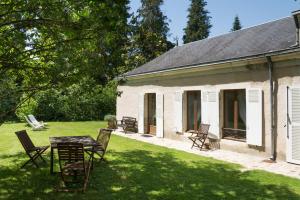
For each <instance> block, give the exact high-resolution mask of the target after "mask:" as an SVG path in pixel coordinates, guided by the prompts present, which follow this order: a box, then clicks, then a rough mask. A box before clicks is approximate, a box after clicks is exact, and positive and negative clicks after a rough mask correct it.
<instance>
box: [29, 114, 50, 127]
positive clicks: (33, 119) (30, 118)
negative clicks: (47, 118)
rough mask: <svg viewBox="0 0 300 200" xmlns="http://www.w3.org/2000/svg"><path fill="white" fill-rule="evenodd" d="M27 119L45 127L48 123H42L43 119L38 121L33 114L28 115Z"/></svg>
mask: <svg viewBox="0 0 300 200" xmlns="http://www.w3.org/2000/svg"><path fill="white" fill-rule="evenodd" d="M28 119H29V120H30V121H31V122H32V123H33V124H34V125H36V126H42V127H45V126H47V125H48V124H47V123H44V122H43V121H38V120H37V119H36V118H35V116H34V115H28Z"/></svg>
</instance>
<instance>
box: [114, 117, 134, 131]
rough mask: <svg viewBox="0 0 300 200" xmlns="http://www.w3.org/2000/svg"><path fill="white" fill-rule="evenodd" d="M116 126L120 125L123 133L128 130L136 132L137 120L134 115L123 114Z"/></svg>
mask: <svg viewBox="0 0 300 200" xmlns="http://www.w3.org/2000/svg"><path fill="white" fill-rule="evenodd" d="M118 127H121V128H122V129H123V130H124V132H125V133H127V132H128V131H133V132H137V120H136V118H134V117H127V116H124V117H123V118H122V120H121V121H120V122H119V123H118Z"/></svg>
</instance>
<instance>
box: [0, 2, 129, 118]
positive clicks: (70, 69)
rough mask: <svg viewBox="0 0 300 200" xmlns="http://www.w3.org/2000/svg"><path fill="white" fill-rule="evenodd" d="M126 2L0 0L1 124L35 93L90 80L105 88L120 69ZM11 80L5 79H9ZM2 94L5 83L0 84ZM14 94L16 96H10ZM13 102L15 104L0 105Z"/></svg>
mask: <svg viewBox="0 0 300 200" xmlns="http://www.w3.org/2000/svg"><path fill="white" fill-rule="evenodd" d="M127 5H128V0H115V1H111V0H97V1H96V0H95V1H89V0H82V1H78V0H26V1H24V0H2V1H1V2H0V82H5V83H7V84H8V83H9V84H10V87H9V88H10V89H11V92H9V93H7V94H5V93H4V94H1V96H0V102H1V110H0V120H1V119H2V120H3V119H4V118H5V116H6V115H7V114H8V113H11V112H12V111H13V110H15V109H16V107H17V106H18V105H19V104H20V103H21V102H20V101H18V100H17V99H19V98H15V97H20V96H24V95H23V94H24V93H26V96H27V97H28V98H30V97H31V96H33V95H34V94H36V93H37V92H38V91H42V90H47V89H49V88H64V87H67V86H69V85H72V84H73V83H76V82H77V81H78V80H80V79H82V78H84V77H88V78H91V79H93V80H95V83H97V84H102V85H104V84H106V83H107V82H108V81H109V80H112V79H113V78H114V77H115V76H116V75H117V74H118V73H119V72H118V70H119V69H122V67H124V59H122V57H123V56H124V54H126V49H125V45H126V43H127V42H128V38H127V36H128V26H127V18H128V17H129V15H128V7H127ZM8 77H9V78H8ZM0 87H1V88H0V91H2V90H5V88H4V87H5V84H1V85H0ZM12 96H14V98H12ZM7 99H10V100H11V99H14V101H15V102H11V103H7V104H6V105H7V106H3V103H2V102H5V101H7Z"/></svg>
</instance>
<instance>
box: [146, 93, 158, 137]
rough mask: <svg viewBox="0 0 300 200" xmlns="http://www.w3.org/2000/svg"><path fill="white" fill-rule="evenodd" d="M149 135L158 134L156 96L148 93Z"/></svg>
mask: <svg viewBox="0 0 300 200" xmlns="http://www.w3.org/2000/svg"><path fill="white" fill-rule="evenodd" d="M147 97H148V116H147V118H148V127H147V129H148V133H150V134H153V135H155V134H156V95H155V93H148V94H147Z"/></svg>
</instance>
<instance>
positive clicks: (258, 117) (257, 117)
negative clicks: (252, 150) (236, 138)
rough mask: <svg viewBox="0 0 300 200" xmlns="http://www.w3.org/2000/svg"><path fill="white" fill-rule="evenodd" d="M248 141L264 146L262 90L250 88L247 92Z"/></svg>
mask: <svg viewBox="0 0 300 200" xmlns="http://www.w3.org/2000/svg"><path fill="white" fill-rule="evenodd" d="M246 124H247V130H246V141H247V144H250V145H256V146H262V90H261V89H256V88H250V89H247V91H246Z"/></svg>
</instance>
